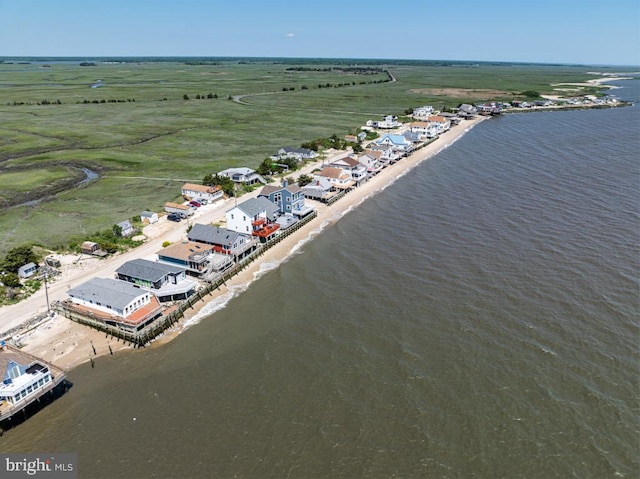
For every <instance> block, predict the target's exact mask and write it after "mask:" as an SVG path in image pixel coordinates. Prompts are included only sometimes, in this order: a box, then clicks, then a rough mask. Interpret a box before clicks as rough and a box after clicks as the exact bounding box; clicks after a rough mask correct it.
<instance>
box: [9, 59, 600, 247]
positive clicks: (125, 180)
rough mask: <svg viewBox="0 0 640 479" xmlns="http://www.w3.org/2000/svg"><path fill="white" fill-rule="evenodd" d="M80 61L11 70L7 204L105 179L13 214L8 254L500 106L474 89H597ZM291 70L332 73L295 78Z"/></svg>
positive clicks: (472, 78)
mask: <svg viewBox="0 0 640 479" xmlns="http://www.w3.org/2000/svg"><path fill="white" fill-rule="evenodd" d="M78 63H79V61H78V62H67V63H51V64H50V66H49V67H44V66H43V65H42V64H41V63H33V64H29V65H23V64H17V63H15V64H8V63H0V115H1V116H2V118H3V122H2V124H1V125H0V200H1V199H2V198H10V197H15V195H18V194H23V193H24V192H25V191H30V190H33V191H37V190H38V188H39V187H41V188H43V189H44V187H45V186H46V185H49V184H52V183H55V182H56V181H59V180H61V179H62V178H61V176H64V172H65V171H66V172H67V173H68V174H69V175H70V176H71V175H73V174H74V171H75V173H77V171H78V170H77V168H75V169H74V168H72V167H73V166H76V167H78V166H82V167H87V168H90V169H92V170H94V171H97V172H99V173H100V179H99V180H97V181H93V182H91V183H89V184H88V185H86V186H85V187H83V188H76V189H71V190H68V191H64V192H61V193H58V194H56V195H55V196H54V197H51V198H48V199H47V200H46V201H42V202H41V203H39V204H37V205H36V206H30V207H20V208H8V209H5V210H3V211H2V212H1V213H0V253H4V252H6V251H7V250H8V249H10V248H11V247H13V246H17V245H21V244H24V243H30V242H36V243H41V244H44V245H47V246H59V245H64V244H65V243H66V242H67V241H68V240H69V238H71V237H75V236H76V235H78V234H80V235H82V234H90V233H92V232H95V231H99V230H102V229H104V228H108V227H110V226H111V225H113V224H114V223H117V222H119V221H122V220H124V219H128V218H131V217H132V216H135V215H138V214H140V212H141V211H143V210H153V211H160V210H161V209H162V206H163V205H164V203H165V202H166V201H171V200H176V199H179V197H180V196H179V195H180V186H181V184H182V182H183V181H194V182H197V181H200V180H201V179H202V178H203V177H204V176H205V175H206V174H209V173H215V172H217V171H220V170H222V169H225V168H228V167H232V166H249V167H257V166H258V165H259V164H260V162H261V161H262V160H263V159H264V158H265V157H267V156H269V155H271V154H273V153H274V152H275V151H276V150H277V149H278V148H280V147H281V146H295V147H297V146H300V145H301V144H302V143H303V142H307V141H310V140H313V139H317V138H326V137H329V136H331V135H333V134H336V135H338V136H339V137H341V136H343V135H345V134H347V133H353V132H355V131H357V129H358V128H359V126H360V125H362V124H364V123H365V122H366V121H367V120H368V119H375V118H377V117H379V116H380V115H386V114H396V115H401V114H402V113H403V112H404V111H405V110H407V109H409V108H413V107H417V106H422V105H425V104H432V105H434V106H435V107H436V108H442V107H446V106H449V107H451V106H457V105H458V104H459V103H462V102H473V101H481V100H487V99H489V98H482V94H481V93H479V94H478V98H475V97H474V96H473V94H472V95H471V96H469V91H470V90H476V91H478V90H482V89H486V90H489V89H491V90H497V91H500V92H502V93H501V95H502V97H501V98H490V99H513V98H515V97H517V95H518V94H519V93H520V92H522V91H526V90H535V91H540V92H551V91H552V87H551V86H550V84H552V83H559V82H580V81H584V80H587V79H590V78H592V75H588V74H587V73H586V72H587V71H588V70H589V69H588V68H586V67H575V66H531V65H504V64H502V65H489V64H481V65H471V64H464V65H447V66H434V65H430V64H426V63H425V64H420V63H419V62H409V63H410V64H403V63H399V62H390V63H389V64H387V65H381V66H382V67H384V68H389V70H390V71H391V73H392V74H393V75H394V76H395V78H397V80H398V81H397V82H383V81H384V80H386V79H387V78H388V76H387V74H386V73H384V72H376V73H374V74H372V75H356V74H353V73H345V72H342V71H339V70H335V69H333V70H330V71H324V69H326V68H330V67H332V66H340V63H342V64H344V62H335V64H334V63H333V62H332V61H324V62H320V61H314V62H310V63H309V64H308V65H305V64H304V63H302V62H300V61H299V60H298V61H296V62H293V64H289V63H286V62H284V61H278V62H266V61H265V62H254V63H246V64H245V63H242V62H239V61H237V60H234V61H231V60H229V61H220V62H215V64H207V65H187V64H185V63H184V62H183V61H173V62H169V61H163V62H160V61H145V62H139V63H136V62H128V63H119V64H106V63H101V62H100V61H97V62H96V63H97V66H95V67H81V66H79V65H78ZM369 65H370V66H375V65H371V64H370V63H369ZM292 66H295V67H300V66H307V67H308V68H319V69H322V71H314V70H304V71H291V70H288V69H289V68H290V67H292ZM354 83H355V85H354ZM95 85H100V86H99V87H94V88H92V86H95ZM320 85H322V86H323V87H322V88H319V86H320ZM326 85H331V86H329V87H326ZM340 85H341V86H340ZM303 86H304V89H303ZM438 88H451V89H460V90H466V91H467V92H466V93H465V94H464V95H462V94H461V95H460V96H455V95H451V94H449V96H446V95H445V96H443V95H438V94H434V93H433V92H434V90H435V89H438ZM285 89H286V91H284V90H285ZM184 95H187V96H188V97H189V100H184V99H183V96H184ZM198 95H200V96H201V97H203V98H204V99H196V96H198ZM214 95H215V96H217V98H207V96H214ZM235 95H248V96H244V97H243V98H242V101H243V102H245V104H242V103H237V102H234V101H230V100H229V99H228V98H229V97H230V96H235ZM43 100H46V102H47V103H53V104H42V103H43ZM58 101H59V103H60V104H57V103H58ZM102 101H104V103H100V102H102ZM86 102H89V103H86ZM93 102H97V103H93ZM38 103H40V104H38Z"/></svg>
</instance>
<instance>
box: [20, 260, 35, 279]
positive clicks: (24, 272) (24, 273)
mask: <svg viewBox="0 0 640 479" xmlns="http://www.w3.org/2000/svg"><path fill="white" fill-rule="evenodd" d="M36 271H38V265H37V264H35V263H27V264H25V265H23V266H20V268H18V276H20V277H21V278H23V279H24V278H30V277H31V276H33V275H34V274H36Z"/></svg>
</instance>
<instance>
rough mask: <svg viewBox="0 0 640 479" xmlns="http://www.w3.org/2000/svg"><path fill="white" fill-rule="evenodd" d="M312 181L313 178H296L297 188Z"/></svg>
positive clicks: (306, 176)
mask: <svg viewBox="0 0 640 479" xmlns="http://www.w3.org/2000/svg"><path fill="white" fill-rule="evenodd" d="M312 181H313V176H309V175H300V176H299V177H298V186H300V187H302V186H305V185H308V184H309V183H311V182H312Z"/></svg>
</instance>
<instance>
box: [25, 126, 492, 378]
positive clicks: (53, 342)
mask: <svg viewBox="0 0 640 479" xmlns="http://www.w3.org/2000/svg"><path fill="white" fill-rule="evenodd" d="M489 118H490V117H485V116H477V117H475V118H473V119H471V120H464V121H463V122H462V123H460V124H459V125H456V126H454V127H452V128H451V129H450V130H449V131H447V132H445V133H443V134H442V135H440V137H439V138H438V139H437V140H435V141H434V142H432V143H430V144H428V145H427V146H424V147H422V148H421V149H419V150H417V151H415V152H413V153H412V154H410V155H409V156H407V157H405V158H402V159H401V160H400V161H398V162H397V163H395V164H393V165H390V166H388V167H387V168H385V169H384V170H382V171H381V172H380V173H378V174H377V175H376V176H374V177H372V178H370V179H369V180H368V181H367V182H366V183H364V184H363V185H361V186H359V187H357V188H355V189H353V190H352V191H350V192H349V193H348V194H347V195H345V196H344V197H343V198H341V199H340V200H338V201H336V202H335V203H333V204H331V205H329V206H327V205H325V204H324V203H319V202H316V201H313V205H314V206H315V208H316V211H317V213H318V216H317V217H316V218H315V219H314V220H312V221H311V222H310V223H309V224H308V225H306V226H305V227H303V228H301V229H300V230H298V231H296V232H294V233H293V234H291V235H290V236H288V237H286V238H285V239H284V240H283V241H281V242H280V243H278V244H276V245H275V246H273V247H272V248H270V249H269V250H267V251H266V252H265V254H264V255H262V256H261V257H260V258H259V259H256V260H255V261H253V262H251V263H250V264H249V265H248V266H247V268H245V269H244V270H243V271H241V272H240V273H238V274H236V275H235V276H233V277H232V278H231V279H230V280H229V281H227V284H226V286H223V287H221V288H220V289H219V290H214V291H213V292H211V293H210V294H209V295H207V296H205V297H203V298H202V300H200V301H198V302H197V303H195V304H194V307H193V308H192V309H190V310H188V311H187V312H185V316H184V318H183V319H181V320H180V322H179V323H177V324H176V326H174V327H172V328H170V329H168V330H167V331H165V332H163V333H162V334H161V335H159V336H158V337H157V338H155V339H154V340H152V341H151V342H150V344H149V345H148V346H147V348H156V347H161V346H162V345H165V344H167V343H169V342H171V341H172V340H173V339H175V338H176V337H178V336H179V335H180V334H182V333H183V332H184V331H187V330H188V329H189V328H190V327H192V326H194V325H196V324H198V323H199V322H200V321H202V320H203V319H204V318H206V317H208V316H210V315H211V314H213V313H214V312H215V311H217V310H219V309H222V308H224V307H226V305H227V304H228V303H229V301H231V299H233V298H235V297H236V296H238V295H240V294H242V292H244V291H245V290H246V289H247V288H248V287H249V286H250V285H251V283H253V282H254V281H256V280H258V279H260V277H261V276H263V275H264V274H266V273H267V272H269V271H270V270H272V269H276V268H278V267H280V266H281V265H282V264H283V263H284V262H286V261H288V259H289V258H291V257H292V256H293V255H295V254H301V252H302V248H303V247H304V245H305V244H306V243H307V242H309V241H312V240H313V239H314V238H315V237H316V236H318V235H319V234H321V233H322V231H323V230H324V229H325V228H327V227H329V226H331V225H333V224H335V223H336V222H337V221H339V220H340V218H342V217H343V216H344V215H346V214H348V213H349V212H351V211H353V210H354V209H355V208H357V207H358V206H359V205H360V204H362V203H363V202H364V201H366V200H367V199H369V198H370V197H372V196H374V195H376V194H378V193H380V192H381V191H383V190H384V189H385V188H387V187H388V186H390V185H391V184H393V183H395V182H396V181H397V180H398V179H400V178H401V177H403V176H404V175H406V174H408V173H409V172H410V171H411V170H412V169H414V168H415V167H416V166H418V165H419V164H420V163H422V162H423V161H426V160H428V159H430V158H432V157H434V156H435V155H437V154H438V153H440V152H441V151H442V150H444V149H446V148H448V147H449V146H451V145H452V144H453V143H455V142H456V141H458V140H459V139H460V138H462V137H463V136H464V135H465V134H466V133H467V132H468V131H470V130H471V129H472V128H473V127H475V126H476V125H477V124H478V123H480V122H482V121H484V120H487V119H489ZM253 193H255V195H256V196H257V193H258V191H255V192H253ZM308 201H312V200H308ZM224 208H226V202H225V204H223V205H220V207H219V208H217V209H216V210H221V209H224ZM208 216H209V217H210V216H211V215H208ZM218 219H219V218H218ZM196 221H198V218H194V222H196ZM203 221H206V220H203ZM178 233H180V237H182V236H183V232H182V231H178ZM174 236H175V235H174ZM159 237H160V235H159V236H158V238H159ZM143 246H144V245H143ZM142 249H143V247H139V248H136V249H133V250H131V251H130V252H127V254H124V255H119V256H118V257H116V258H120V261H115V260H116V258H113V261H110V262H109V265H110V266H111V267H110V268H108V267H107V265H105V267H104V268H99V270H103V271H104V270H107V269H115V268H117V267H118V266H119V265H120V264H122V262H124V261H125V260H126V259H131V258H128V257H129V256H132V257H144V256H145V255H144V254H143V251H141V250H142ZM149 249H150V248H149V247H147V248H144V251H147V250H149ZM136 253H137V254H136ZM123 257H127V258H126V259H123ZM76 276H80V278H78V279H80V280H81V281H86V279H87V278H88V277H90V276H100V272H99V271H92V273H91V274H86V275H76ZM69 283H70V282H68V283H67V284H69ZM20 341H21V342H24V344H25V345H24V348H23V349H24V350H25V351H27V352H29V353H31V354H34V355H36V356H39V357H41V358H42V359H44V360H46V361H49V362H51V363H53V364H55V365H57V366H59V367H60V368H62V369H64V370H65V371H69V370H71V369H73V368H75V367H77V366H79V365H81V364H83V363H86V362H89V361H91V362H93V360H94V359H95V358H98V357H101V356H105V355H111V354H116V353H118V352H120V351H123V350H130V351H136V349H135V348H134V347H133V346H131V345H127V344H125V343H124V342H123V341H121V340H118V339H116V338H113V337H110V336H108V335H107V334H105V333H104V332H100V331H97V330H94V329H91V328H89V327H88V326H85V325H82V324H78V323H75V322H73V321H71V320H69V319H67V318H65V317H63V316H60V315H56V316H55V317H53V318H52V319H49V320H46V321H44V322H43V323H42V324H41V325H39V326H37V327H36V328H34V329H33V330H31V331H30V332H28V333H25V334H24V335H22V336H21V337H20ZM144 349H145V348H143V350H144Z"/></svg>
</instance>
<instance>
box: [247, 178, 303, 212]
mask: <svg viewBox="0 0 640 479" xmlns="http://www.w3.org/2000/svg"><path fill="white" fill-rule="evenodd" d="M258 197H264V198H267V199H268V200H269V201H271V202H272V203H274V204H276V205H278V208H280V213H281V214H283V215H284V214H287V213H288V214H292V215H295V216H298V217H302V216H306V215H308V214H309V213H311V212H312V211H313V208H311V207H310V206H307V205H306V204H305V202H304V193H302V188H300V186H298V185H297V184H296V183H294V184H292V185H290V184H289V183H288V182H287V180H283V182H282V186H274V185H266V186H264V187H263V188H262V191H261V192H260V194H259V195H258Z"/></svg>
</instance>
